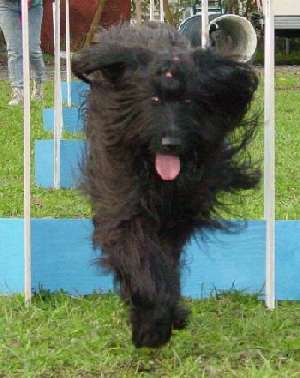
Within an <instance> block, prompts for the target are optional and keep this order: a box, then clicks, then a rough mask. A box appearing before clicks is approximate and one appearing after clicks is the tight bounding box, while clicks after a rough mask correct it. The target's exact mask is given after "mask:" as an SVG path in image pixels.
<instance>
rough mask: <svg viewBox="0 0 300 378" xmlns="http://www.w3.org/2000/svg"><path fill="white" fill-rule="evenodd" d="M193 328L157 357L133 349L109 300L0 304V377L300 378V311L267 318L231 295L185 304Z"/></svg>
mask: <svg viewBox="0 0 300 378" xmlns="http://www.w3.org/2000/svg"><path fill="white" fill-rule="evenodd" d="M187 302H188V305H189V306H190V307H191V309H192V315H191V320H190V324H189V325H188V327H187V328H186V329H185V330H182V331H175V332H174V335H173V338H172V340H171V342H170V343H169V344H167V345H166V346H165V347H163V348H161V349H159V350H149V349H135V348H134V347H133V346H132V344H131V339H130V338H131V334H130V328H129V327H128V324H127V310H126V309H125V307H124V305H123V304H122V303H121V302H120V301H119V299H118V298H117V297H116V296H114V295H112V294H108V295H92V296H88V297H81V298H72V297H68V296H66V295H64V294H60V293H58V294H55V295H51V296H50V295H47V294H46V295H37V296H36V297H34V299H33V303H32V306H31V307H28V308H26V307H24V305H23V299H22V297H20V296H15V297H9V298H5V297H0V377H43V378H44V377H55V378H57V377H64V378H65V377H70V378H75V377H105V378H106V377H124V378H125V377H128V378H131V377H149V378H150V377H158V378H167V377H169V378H177V377H178V378H179V377H186V378H193V377H195V378H198V377H220V378H224V377H239V378H240V377H247V378H248V377H249V378H250V377H257V378H258V377H262V378H267V377H270V378H274V377H299V376H300V304H299V303H288V302H283V303H280V305H279V307H278V308H277V309H276V310H275V311H272V312H270V311H268V310H266V308H265V307H264V305H263V303H262V302H260V301H258V300H257V299H256V297H255V296H253V295H252V296H251V295H241V294H239V293H237V292H232V293H230V294H225V295H217V296H215V297H212V298H210V299H205V300H202V301H189V300H187Z"/></svg>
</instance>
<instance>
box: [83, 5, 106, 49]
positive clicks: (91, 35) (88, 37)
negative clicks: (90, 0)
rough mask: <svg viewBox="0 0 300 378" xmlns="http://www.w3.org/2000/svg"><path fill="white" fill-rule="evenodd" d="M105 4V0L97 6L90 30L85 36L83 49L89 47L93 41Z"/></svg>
mask: <svg viewBox="0 0 300 378" xmlns="http://www.w3.org/2000/svg"><path fill="white" fill-rule="evenodd" d="M105 3H106V0H99V4H98V7H97V10H96V13H95V16H94V18H93V21H92V23H91V26H90V30H89V31H88V33H87V35H86V39H85V42H84V47H88V46H90V44H91V43H92V41H93V39H94V35H95V33H96V31H97V28H98V26H99V23H100V20H101V16H102V12H103V9H104V6H105Z"/></svg>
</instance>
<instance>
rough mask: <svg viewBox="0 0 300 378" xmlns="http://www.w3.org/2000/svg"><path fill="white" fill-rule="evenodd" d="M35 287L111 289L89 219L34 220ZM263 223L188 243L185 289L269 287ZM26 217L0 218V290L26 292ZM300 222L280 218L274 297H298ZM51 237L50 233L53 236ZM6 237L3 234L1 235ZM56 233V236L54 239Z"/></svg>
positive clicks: (188, 292) (192, 293)
mask: <svg viewBox="0 0 300 378" xmlns="http://www.w3.org/2000/svg"><path fill="white" fill-rule="evenodd" d="M31 224H32V264H31V266H32V289H33V290H34V291H38V290H39V289H40V288H44V289H48V290H51V291H56V290H60V289H63V290H65V291H66V292H68V293H70V294H72V295H84V294H91V293H93V292H95V291H98V292H108V291H109V290H113V277H112V276H111V275H110V274H107V273H106V272H103V271H102V270H101V269H100V268H99V267H97V266H96V265H95V264H94V262H95V259H96V258H97V257H99V254H100V251H94V250H93V248H92V243H91V234H92V230H93V226H92V222H91V221H90V220H89V219H49V218H45V219H32V221H31ZM265 232H266V225H265V222H264V221H249V223H248V225H247V227H246V228H245V229H244V230H242V232H240V233H238V234H236V235H235V234H231V233H229V234H226V233H222V232H217V233H216V234H209V235H208V241H207V242H206V241H205V242H201V241H200V243H196V242H195V241H192V242H191V243H190V244H188V245H187V247H186V253H185V255H184V263H183V268H182V276H181V281H182V293H183V295H184V296H187V297H191V298H198V299H201V298H205V297H207V296H209V295H210V294H211V293H215V291H216V290H217V291H219V290H230V289H232V288H234V289H237V290H243V291H245V292H248V293H261V297H262V298H263V296H264V289H265V284H266V281H265V263H266V254H265V247H266V242H265ZM23 233H24V230H23V219H12V218H7V219H5V218H4V219H3V218H2V219H0V234H1V235H2V237H1V242H0V293H3V294H13V293H22V292H23V290H24V280H23V279H24V259H23ZM299 234H300V221H277V222H276V259H277V261H278V263H277V267H276V299H278V300H283V299H284V300H300V280H299V271H300V253H299V251H300V238H299ZM49 235H50V237H49ZM3 236H5V237H3ZM54 236H55V237H54Z"/></svg>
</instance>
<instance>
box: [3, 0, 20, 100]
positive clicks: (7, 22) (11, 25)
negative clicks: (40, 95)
mask: <svg viewBox="0 0 300 378" xmlns="http://www.w3.org/2000/svg"><path fill="white" fill-rule="evenodd" d="M0 27H1V29H2V31H3V34H4V38H5V41H6V45H7V55H8V76H9V81H10V85H11V87H12V99H11V101H10V103H9V104H10V105H17V104H19V103H20V102H22V101H23V63H22V62H23V52H22V31H21V23H20V14H19V10H18V6H17V5H15V4H13V3H12V5H5V2H2V1H1V2H0Z"/></svg>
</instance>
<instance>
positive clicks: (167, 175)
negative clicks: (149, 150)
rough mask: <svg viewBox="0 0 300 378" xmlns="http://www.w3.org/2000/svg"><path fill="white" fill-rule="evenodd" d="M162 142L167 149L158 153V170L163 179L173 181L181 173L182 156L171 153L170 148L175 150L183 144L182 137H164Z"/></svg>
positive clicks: (156, 163) (156, 160) (156, 165)
mask: <svg viewBox="0 0 300 378" xmlns="http://www.w3.org/2000/svg"><path fill="white" fill-rule="evenodd" d="M161 144H162V148H163V149H164V150H165V151H164V153H157V154H156V158H155V168H156V172H157V173H158V174H159V176H160V177H161V179H162V180H164V181H173V180H175V179H176V177H177V176H178V175H179V173H180V158H179V157H178V156H177V155H176V154H174V153H173V154H171V153H170V149H171V150H173V149H174V148H176V147H178V146H179V145H180V144H181V142H180V138H175V137H164V138H162V140H161ZM167 151H168V152H167ZM172 152H174V151H172Z"/></svg>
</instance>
